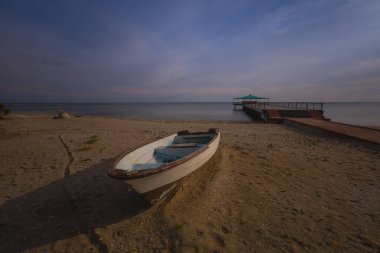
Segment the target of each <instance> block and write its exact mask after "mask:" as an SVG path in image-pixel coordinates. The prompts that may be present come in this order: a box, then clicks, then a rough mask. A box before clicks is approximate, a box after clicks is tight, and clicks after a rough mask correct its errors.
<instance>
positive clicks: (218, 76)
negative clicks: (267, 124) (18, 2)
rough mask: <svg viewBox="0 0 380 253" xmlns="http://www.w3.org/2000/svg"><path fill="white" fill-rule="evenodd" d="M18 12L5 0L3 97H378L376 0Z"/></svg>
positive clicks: (65, 6) (67, 6) (0, 21)
mask: <svg viewBox="0 0 380 253" xmlns="http://www.w3.org/2000/svg"><path fill="white" fill-rule="evenodd" d="M37 7H38V8H37ZM74 7H75V8H74ZM18 8H26V9H23V10H19V9H18ZM18 8H16V9H15V8H13V9H12V8H10V7H7V8H5V7H4V8H0V14H1V15H0V34H1V35H2V36H0V44H1V48H0V56H1V57H0V64H1V66H2V68H1V69H0V89H1V93H0V100H5V101H9V102H12V101H13V100H18V98H17V97H18V96H17V94H20V96H19V98H21V97H22V98H23V99H25V98H26V99H27V100H29V101H39V100H40V99H42V98H44V99H45V98H46V97H49V96H50V97H52V98H53V97H59V99H60V100H61V101H78V102H81V101H90V100H93V99H96V100H97V101H103V102H105V101H130V100H133V99H136V98H138V99H140V100H141V99H146V100H148V101H151V100H152V99H153V100H155V101H166V100H175V99H181V100H187V101H196V100H203V101H208V100H214V101H221V100H229V99H230V98H232V97H234V96H237V95H244V94H246V93H252V92H254V93H255V94H258V95H262V96H269V97H272V98H275V99H280V100H298V99H300V100H330V101H332V100H339V101H343V100H344V101H348V100H355V101H356V100H377V101H379V100H380V95H379V94H380V93H379V92H378V90H379V88H378V87H379V82H380V76H379V74H378V73H380V64H379V61H378V59H380V49H379V47H378V45H379V44H380V35H379V33H378V32H377V30H378V27H379V26H380V20H379V18H378V15H379V13H380V3H379V2H378V1H368V2H367V4H362V2H360V1H350V2H346V1H342V2H340V1H339V2H330V1H318V2H298V3H283V2H277V1H272V2H266V3H253V2H251V1H237V2H233V3H231V2H229V1H218V2H210V3H205V2H196V1H192V2H176V1H174V2H171V1H169V2H165V3H162V4H151V5H147V4H143V3H138V4H131V3H128V2H124V3H122V4H120V5H119V6H116V5H113V4H110V3H103V2H96V3H94V4H93V5H91V6H85V5H84V4H83V3H80V2H67V3H65V2H64V3H60V6H59V9H60V10H61V11H60V12H59V11H58V9H57V8H58V7H55V6H52V5H49V4H46V5H40V6H28V5H27V4H25V6H24V7H18ZM29 9H30V10H29ZM33 12H36V13H37V14H35V13H33ZM342 90H345V91H344V92H343V91H342ZM21 94H22V95H21ZM28 94H29V96H28ZM72 94H81V96H76V95H72ZM102 94H103V95H102ZM52 101H55V100H54V99H52Z"/></svg>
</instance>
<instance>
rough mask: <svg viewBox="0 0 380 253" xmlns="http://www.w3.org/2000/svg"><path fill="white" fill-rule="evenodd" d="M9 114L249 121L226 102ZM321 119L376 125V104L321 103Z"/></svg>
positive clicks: (379, 106)
mask: <svg viewBox="0 0 380 253" xmlns="http://www.w3.org/2000/svg"><path fill="white" fill-rule="evenodd" d="M6 106H7V107H8V108H9V109H10V110H11V111H12V112H18V113H24V112H28V113H37V114H38V113H43V114H51V115H55V111H56V110H64V111H68V112H72V113H74V114H78V115H102V116H103V115H107V116H123V117H129V118H145V119H174V120H175V119H177V120H224V121H251V120H252V119H251V118H249V117H248V116H247V115H246V114H245V113H244V112H242V111H234V110H232V109H233V107H232V104H231V103H230V102H228V103H64V104H59V103H57V104H7V105H6ZM324 110H325V116H326V117H327V118H330V119H332V120H333V121H337V122H342V123H348V124H354V125H365V126H380V103H379V102H378V103H325V104H324Z"/></svg>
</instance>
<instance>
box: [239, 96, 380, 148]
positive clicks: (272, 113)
mask: <svg viewBox="0 0 380 253" xmlns="http://www.w3.org/2000/svg"><path fill="white" fill-rule="evenodd" d="M233 105H234V108H236V106H241V107H242V109H243V110H244V111H245V112H246V113H247V114H248V115H250V116H251V117H253V118H256V119H261V120H263V121H265V122H267V123H284V124H286V125H293V126H298V127H306V128H313V129H318V130H321V131H327V132H330V133H333V134H336V135H340V136H345V137H350V138H354V139H357V140H361V141H366V142H370V143H374V144H380V130H377V129H372V128H366V127H360V126H353V125H348V124H343V123H337V122H331V121H330V120H329V119H326V118H325V117H324V115H323V103H314V102H259V101H253V102H251V101H243V102H240V103H238V102H234V104H233Z"/></svg>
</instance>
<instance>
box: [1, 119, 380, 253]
mask: <svg viewBox="0 0 380 253" xmlns="http://www.w3.org/2000/svg"><path fill="white" fill-rule="evenodd" d="M215 127H219V128H220V129H221V134H222V135H221V143H220V147H219V150H218V151H217V153H216V155H215V156H214V157H213V158H212V159H211V160H210V161H209V162H208V163H207V164H206V165H205V166H203V167H202V168H200V169H199V170H197V171H196V172H195V173H193V174H191V175H189V176H188V177H186V178H184V179H183V180H182V181H181V183H180V184H179V186H178V187H177V189H176V193H175V194H173V197H172V198H171V199H170V200H168V201H167V202H166V203H163V204H161V205H158V206H153V207H150V206H149V205H147V204H146V203H145V202H144V201H143V200H141V198H140V197H139V196H137V195H136V194H135V193H134V192H133V191H132V190H131V189H130V188H129V187H128V186H127V185H126V184H125V183H123V182H120V181H117V180H114V179H111V178H109V177H108V176H107V175H106V169H107V167H108V166H110V164H111V163H112V161H113V159H114V158H115V157H116V156H117V155H118V154H120V153H121V152H123V151H124V150H126V149H129V148H132V147H134V146H136V145H139V144H140V143H145V142H147V141H150V140H152V141H153V140H155V139H158V138H160V137H162V136H165V135H169V134H171V133H173V132H176V131H179V130H184V129H189V130H194V131H197V130H206V129H208V128H215ZM92 139H96V140H95V141H92ZM379 165H380V151H379V148H378V147H376V146H373V145H366V144H365V143H361V142H356V141H348V140H345V139H342V138H335V137H331V136H327V135H325V136H323V135H315V134H310V133H306V132H300V131H297V130H295V129H293V128H290V127H286V126H282V125H266V124H236V123H227V122H179V121H178V122H177V121H170V122H168V121H152V120H149V121H145V120H131V119H123V118H104V117H81V118H73V119H65V120H54V119H50V118H47V117H33V118H25V119H12V120H3V121H0V245H1V249H0V252H44V251H47V252H255V251H256V252H378V251H379V250H380V241H379V239H378V236H377V235H378V234H379V233H380V222H379V214H380V199H379V196H380V172H379V169H378V168H379V167H380V166H379Z"/></svg>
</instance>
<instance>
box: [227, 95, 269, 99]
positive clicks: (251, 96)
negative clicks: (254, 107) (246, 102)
mask: <svg viewBox="0 0 380 253" xmlns="http://www.w3.org/2000/svg"><path fill="white" fill-rule="evenodd" d="M234 99H268V98H264V97H258V96H254V95H251V94H249V95H248V96H244V97H238V98H234Z"/></svg>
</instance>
